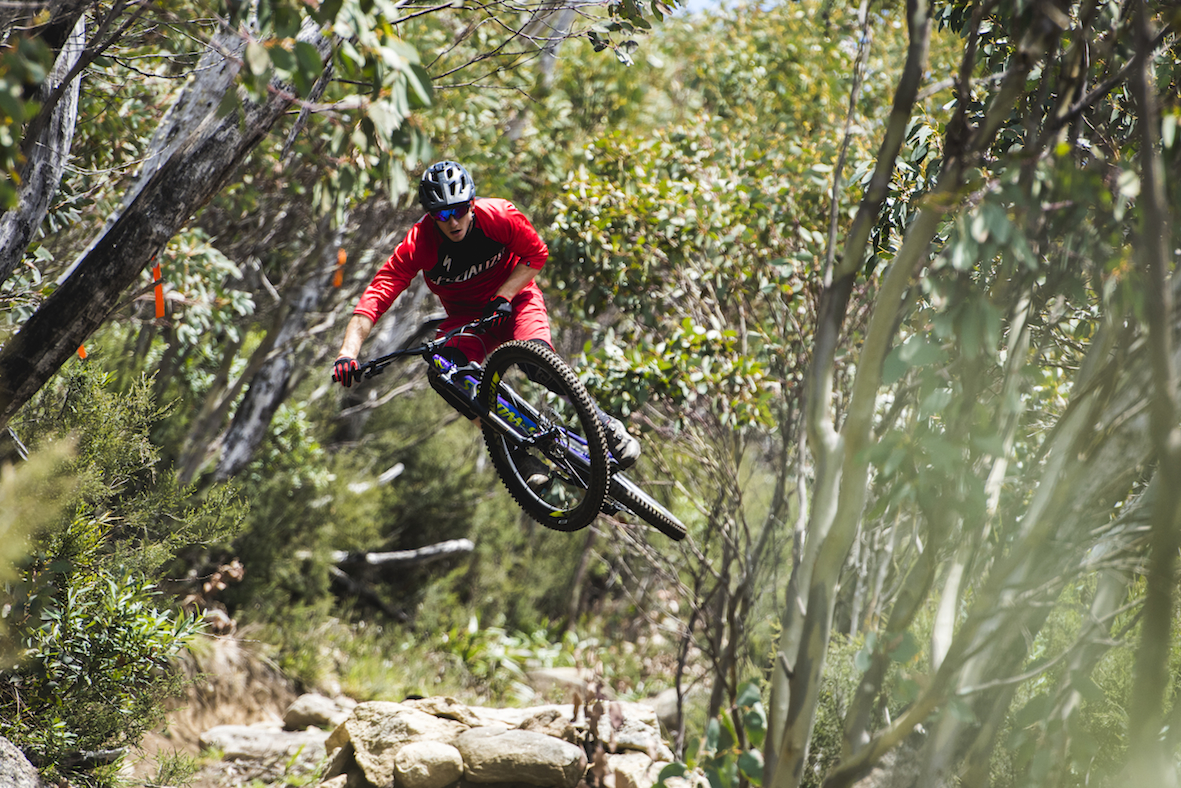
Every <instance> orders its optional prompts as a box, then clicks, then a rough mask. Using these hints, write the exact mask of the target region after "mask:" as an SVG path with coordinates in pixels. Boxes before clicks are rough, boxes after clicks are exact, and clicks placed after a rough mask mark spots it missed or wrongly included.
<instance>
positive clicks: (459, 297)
mask: <svg viewBox="0 0 1181 788" xmlns="http://www.w3.org/2000/svg"><path fill="white" fill-rule="evenodd" d="M472 213H473V214H474V215H475V218H474V220H473V222H472V227H471V229H470V230H469V231H468V234H467V235H466V236H465V237H464V239H463V240H462V241H459V242H458V243H456V242H453V241H451V240H450V239H449V238H446V237H445V236H444V235H443V234H442V233H441V232H439V228H438V227H436V226H435V220H434V219H432V218H431V216H430V214H427V215H426V216H424V217H422V219H420V220H418V222H417V223H416V224H415V225H414V226H413V227H411V228H410V232H408V233H407V234H406V238H405V240H403V241H402V243H400V244H398V248H397V249H395V250H394V253H393V254H392V255H390V259H389V260H386V262H385V264H384V265H383V266H382V267H381V268H380V269H378V271H377V274H376V275H375V276H374V277H373V281H372V282H370V283H369V286H368V287H367V288H365V292H364V293H362V294H361V300H360V301H359V302H358V303H357V308H356V309H354V310H353V313H354V314H358V315H365V316H366V317H368V318H369V319H370V320H372V321H374V322H377V320H378V319H379V318H380V317H381V316H382V315H384V314H385V312H386V310H387V309H389V308H390V305H391V304H393V303H394V299H396V298H397V297H398V296H400V295H401V294H402V292H403V291H404V290H405V289H406V288H407V287H409V286H410V281H411V280H412V279H414V276H415V274H417V273H418V272H420V271H421V272H422V274H423V277H424V278H425V279H426V284H427V287H428V288H430V290H431V292H433V293H434V294H435V295H436V296H438V298H439V301H440V302H441V303H442V305H443V309H444V310H446V312H447V314H448V315H449V316H451V317H464V318H469V319H475V318H477V317H479V316H480V315H481V314H482V313H483V311H484V306H485V305H486V304H487V303H488V302H489V301H491V300H492V298H493V297H494V296H495V295H496V291H497V290H499V289H500V286H501V285H502V284H503V283H504V280H505V279H507V278H508V275H509V274H510V273H511V272H512V270H513V269H514V268H515V267H516V266H517V265H518V264H520V263H524V264H525V265H527V266H529V267H530V268H535V269H540V268H541V267H542V266H544V265H545V261H546V258H547V257H548V256H549V249H548V248H546V245H545V242H544V241H542V240H541V237H540V236H539V235H538V234H537V231H536V230H534V229H533V225H532V224H530V223H529V220H528V219H527V218H525V215H524V214H523V213H521V212H520V211H518V210H517V208H516V206H514V205H513V204H512V203H511V202H509V201H508V200H500V199H490V198H480V199H477V200H475V201H474V202H473V203H472ZM530 288H532V289H537V284H536V282H530V283H529V284H528V285H527V286H526V287H525V289H526V290H528V289H530Z"/></svg>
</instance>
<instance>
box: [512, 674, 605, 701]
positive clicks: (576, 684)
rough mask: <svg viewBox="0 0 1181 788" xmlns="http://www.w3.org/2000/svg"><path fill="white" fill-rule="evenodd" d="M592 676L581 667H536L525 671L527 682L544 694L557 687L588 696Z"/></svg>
mask: <svg viewBox="0 0 1181 788" xmlns="http://www.w3.org/2000/svg"><path fill="white" fill-rule="evenodd" d="M592 678H593V677H592V676H591V675H590V674H589V673H587V672H585V671H583V670H582V669H581V668H534V669H533V670H528V671H526V672H525V682H526V683H527V684H528V685H529V686H530V687H531V688H532V689H533V690H534V691H536V692H539V693H543V694H544V693H545V692H546V691H548V690H550V689H553V688H554V687H557V688H558V689H559V690H562V691H564V692H567V693H571V692H575V691H577V692H580V693H581V694H582V696H583V697H586V695H587V689H588V688H589V686H590V681H591V679H592ZM567 697H569V696H567Z"/></svg>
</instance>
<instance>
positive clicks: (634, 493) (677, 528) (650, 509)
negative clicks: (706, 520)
mask: <svg viewBox="0 0 1181 788" xmlns="http://www.w3.org/2000/svg"><path fill="white" fill-rule="evenodd" d="M608 495H609V496H610V498H611V499H613V500H614V501H615V502H616V503H618V504H619V505H620V506H622V507H624V508H625V509H627V510H628V511H630V512H631V513H632V514H634V515H635V516H636V517H639V518H640V519H641V520H643V521H644V522H646V523H648V524H649V525H651V526H652V527H653V528H655V529H656V530H658V531H660V532H661V533H662V534H664V535H665V536H667V537H668V538H670V539H675V540H676V541H678V542H679V541H681V540H682V539H684V538H685V534H686V533H687V531H686V529H685V526H684V524H683V523H682V522H681V521H680V520H678V519H677V518H676V516H675V515H674V514H673V513H672V512H670V511H669V510H668V509H665V508H664V507H663V506H661V505H660V504H659V503H657V502H656V499H655V498H653V497H652V496H651V495H649V494H648V493H646V492H644V491H643V490H641V489H640V488H639V487H637V486H636V483H635V482H633V481H632V480H631V479H628V478H627V477H626V476H623V475H622V474H618V473H617V474H615V475H614V476H612V477H611V486H610V488H609V489H608Z"/></svg>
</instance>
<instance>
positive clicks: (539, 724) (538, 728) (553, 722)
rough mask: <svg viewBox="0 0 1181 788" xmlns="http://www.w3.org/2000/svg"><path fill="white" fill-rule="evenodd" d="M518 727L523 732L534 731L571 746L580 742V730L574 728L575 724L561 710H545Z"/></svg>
mask: <svg viewBox="0 0 1181 788" xmlns="http://www.w3.org/2000/svg"><path fill="white" fill-rule="evenodd" d="M517 727H518V728H519V729H520V730H523V731H533V732H534V733H543V734H545V735H546V736H553V737H554V738H555V739H561V740H563V741H568V742H570V743H571V744H578V742H579V736H578V729H577V728H575V727H574V723H573V722H572V721H571V720H570V718H569V717H568V716H566V715H565V714H563V713H562V712H561V710H560V709H553V708H550V709H544V710H542V711H540V712H538V713H537V714H534V715H533V716H532V717H529V718H528V719H526V720H525V721H524V722H522V723H521V724H520V725H518V726H517Z"/></svg>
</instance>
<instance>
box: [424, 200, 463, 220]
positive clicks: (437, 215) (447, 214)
mask: <svg viewBox="0 0 1181 788" xmlns="http://www.w3.org/2000/svg"><path fill="white" fill-rule="evenodd" d="M471 209H472V204H471V203H470V202H465V203H464V204H462V205H457V206H455V207H454V208H444V209H443V210H441V211H431V216H432V217H434V220H435V221H436V222H447V221H450V220H452V219H458V218H460V217H462V216H467V212H468V211H470V210H471Z"/></svg>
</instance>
